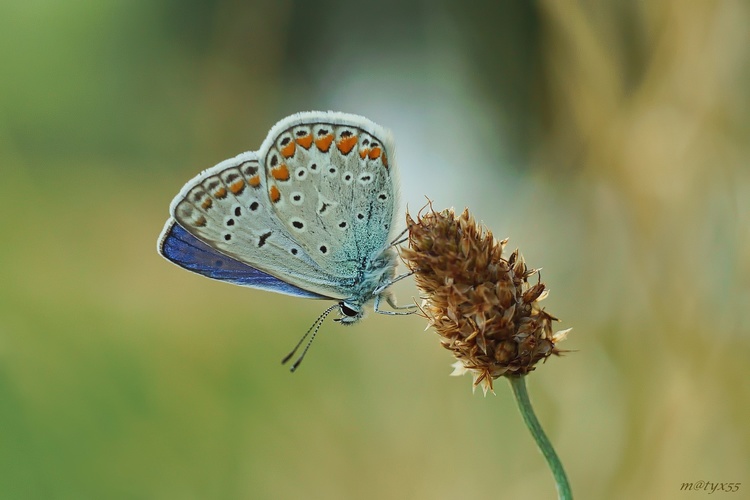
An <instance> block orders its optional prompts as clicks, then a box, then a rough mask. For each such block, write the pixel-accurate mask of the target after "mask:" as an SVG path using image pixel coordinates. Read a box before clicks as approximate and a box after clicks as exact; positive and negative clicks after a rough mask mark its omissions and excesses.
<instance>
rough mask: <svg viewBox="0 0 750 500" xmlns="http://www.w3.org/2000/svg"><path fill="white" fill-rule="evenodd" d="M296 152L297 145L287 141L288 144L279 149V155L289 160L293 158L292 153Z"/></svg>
mask: <svg viewBox="0 0 750 500" xmlns="http://www.w3.org/2000/svg"><path fill="white" fill-rule="evenodd" d="M296 150H297V145H296V144H295V143H294V141H289V144H287V145H286V146H284V147H283V148H281V155H282V156H283V157H284V158H289V157H292V156H294V152H295V151H296Z"/></svg>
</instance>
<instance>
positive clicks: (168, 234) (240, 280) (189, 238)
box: [159, 221, 328, 299]
mask: <svg viewBox="0 0 750 500" xmlns="http://www.w3.org/2000/svg"><path fill="white" fill-rule="evenodd" d="M162 234H163V236H162V239H161V242H160V244H159V253H160V254H162V255H163V256H164V257H166V258H167V259H168V260H170V261H171V262H174V263H175V264H177V265H178V266H180V267H182V268H184V269H187V270H188V271H193V272H194V273H198V274H202V275H203V276H207V277H209V278H213V279H215V280H220V281H226V282H228V283H234V284H235V285H240V286H247V287H252V288H260V289H262V290H269V291H272V292H277V293H283V294H286V295H293V296H295V297H308V298H312V299H326V298H328V297H325V296H323V295H320V294H317V293H313V292H309V291H307V290H303V289H302V288H299V287H296V286H294V285H290V284H289V283H287V282H286V281H282V280H280V279H279V278H276V277H274V276H271V275H270V274H267V273H264V272H263V271H259V270H258V269H255V268H254V267H250V266H248V265H247V264H243V263H242V262H240V261H238V260H235V259H233V258H231V257H228V256H226V255H224V254H223V253H220V252H219V251H217V250H215V249H213V248H211V247H210V246H208V245H207V244H205V243H203V242H202V241H201V240H199V239H198V238H196V237H195V236H193V235H192V234H190V233H188V232H187V231H186V230H185V229H183V228H182V227H181V226H180V225H179V224H177V222H175V221H171V223H168V224H167V227H165V228H164V232H163V233H162Z"/></svg>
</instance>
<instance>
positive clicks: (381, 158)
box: [380, 153, 388, 168]
mask: <svg viewBox="0 0 750 500" xmlns="http://www.w3.org/2000/svg"><path fill="white" fill-rule="evenodd" d="M380 161H382V162H383V166H384V167H385V168H388V157H387V156H386V155H385V153H383V155H382V156H381V157H380Z"/></svg>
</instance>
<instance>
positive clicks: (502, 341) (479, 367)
mask: <svg viewBox="0 0 750 500" xmlns="http://www.w3.org/2000/svg"><path fill="white" fill-rule="evenodd" d="M406 224H407V228H408V230H409V248H407V249H402V251H401V256H402V258H403V259H404V261H405V262H406V265H407V266H408V267H409V269H410V270H411V271H413V272H414V276H415V280H416V284H417V287H419V289H420V290H421V291H422V293H423V295H422V298H423V299H424V302H423V304H422V307H421V309H422V313H423V314H424V316H425V317H426V318H427V319H428V320H429V322H430V325H431V326H433V327H434V328H435V330H437V332H438V334H440V335H441V336H442V344H443V346H444V347H445V348H446V349H448V350H450V351H451V352H453V355H454V356H455V357H456V359H457V362H456V363H455V364H454V365H453V366H454V367H455V370H454V372H453V373H452V375H461V374H464V373H466V372H471V373H472V374H473V376H474V387H476V386H478V385H481V386H482V388H483V389H484V392H485V394H486V393H487V390H492V381H493V380H494V379H496V378H498V377H500V376H503V375H504V376H520V375H525V374H527V373H529V372H530V371H532V370H534V366H535V365H536V363H537V362H539V361H540V360H543V359H546V358H547V357H548V356H550V355H551V354H559V353H560V352H561V351H560V350H558V349H557V348H556V347H555V344H556V343H557V342H558V341H560V340H563V339H564V338H565V335H566V334H567V333H568V331H569V330H565V331H560V332H557V333H554V334H553V333H552V321H557V318H555V317H553V316H552V315H550V314H549V313H547V312H546V311H545V310H544V309H542V308H541V307H540V306H539V302H540V301H541V300H543V299H544V298H545V297H546V296H547V293H548V291H547V289H546V288H545V285H544V283H542V282H541V281H540V279H537V283H536V284H531V283H529V278H530V277H532V276H534V275H535V274H538V270H537V269H528V268H527V267H526V264H525V262H524V260H523V257H522V256H521V254H519V253H518V250H516V251H515V252H513V253H512V254H510V256H509V257H508V258H507V259H506V258H504V257H503V249H504V248H505V245H506V244H507V242H508V240H507V239H505V240H503V241H497V240H495V238H493V236H492V233H491V232H490V231H489V230H483V229H482V228H481V227H480V226H479V225H478V224H477V223H476V222H475V221H474V218H473V217H472V216H471V215H469V212H468V210H464V212H463V213H462V214H461V215H460V216H456V214H455V213H454V211H453V210H452V209H451V210H444V211H442V212H440V213H438V212H435V211H434V210H432V209H430V212H429V213H427V214H426V215H424V216H422V215H418V216H417V220H416V221H415V220H414V219H412V217H411V216H410V215H409V214H407V215H406Z"/></svg>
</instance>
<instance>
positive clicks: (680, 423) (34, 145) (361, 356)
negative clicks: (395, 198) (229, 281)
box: [0, 0, 750, 499]
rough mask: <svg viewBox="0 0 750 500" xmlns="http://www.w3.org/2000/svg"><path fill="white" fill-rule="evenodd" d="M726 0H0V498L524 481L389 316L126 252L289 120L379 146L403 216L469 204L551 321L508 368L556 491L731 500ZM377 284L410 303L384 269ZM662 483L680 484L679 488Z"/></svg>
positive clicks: (733, 361) (510, 457) (739, 385)
mask: <svg viewBox="0 0 750 500" xmlns="http://www.w3.org/2000/svg"><path fill="white" fill-rule="evenodd" d="M749 25H750V5H749V4H748V3H747V2H743V1H739V0H738V1H733V0H726V1H705V2H683V1H679V0H673V1H668V0H665V1H656V2H652V1H635V2H591V1H573V0H570V1H556V0H546V1H545V0H541V1H538V2H509V1H508V2H497V1H476V2H449V1H447V0H444V1H435V2H427V1H422V2H403V1H400V0H385V1H382V2H377V3H367V2H358V1H349V2H336V1H332V0H324V1H320V2H315V3H312V2H305V1H302V0H298V1H291V0H286V1H278V0H265V1H262V0H261V1H252V2H250V1H238V0H211V1H197V0H193V1H177V0H158V1H131V0H108V1H98V0H74V1H68V2H59V1H50V0H36V1H33V2H21V1H12V0H11V1H6V2H2V4H0V51H1V54H2V70H1V71H2V77H1V78H0V172H2V176H1V177H0V207H1V208H2V216H0V234H2V245H0V283H2V286H0V498H3V499H5V498H9V499H16V498H20V499H26V498H44V499H52V498H62V499H81V498H97V499H98V498H107V499H120V498H123V499H125V498H127V499H135V498H144V499H145V498H149V499H204V498H211V499H246V498H251V499H287V498H309V499H350V498H358V499H384V498H409V499H449V498H450V499H455V498H509V499H515V498H553V497H554V486H553V483H552V479H551V477H550V474H549V472H548V470H547V469H546V466H545V464H544V462H543V459H542V457H541V455H540V454H539V453H538V452H537V450H536V448H535V446H534V444H533V442H532V440H531V438H530V436H529V434H528V432H527V431H526V429H525V427H524V426H523V423H522V420H521V418H520V416H519V414H518V411H517V409H516V408H515V406H514V402H513V400H512V396H511V393H510V390H509V388H508V387H507V384H505V383H503V381H502V380H501V381H498V383H497V384H496V392H497V395H496V396H492V395H490V396H488V397H486V398H485V397H482V396H481V391H478V392H477V393H476V394H472V391H471V387H470V385H471V384H470V378H469V377H461V378H450V377H448V374H449V373H450V366H449V365H450V363H451V362H452V359H451V358H450V356H449V355H448V353H447V351H445V350H444V349H442V348H441V347H440V346H439V342H438V340H437V338H436V336H435V334H434V333H432V332H430V331H426V332H425V331H424V327H425V324H424V322H423V321H422V320H421V319H420V318H418V317H406V318H392V317H384V316H380V315H374V314H370V316H369V317H368V318H367V320H366V321H364V322H362V323H361V324H359V325H357V326H355V327H353V328H346V329H344V328H341V327H339V326H338V325H335V324H333V323H331V322H329V323H326V324H325V325H324V327H323V328H322V331H321V333H320V335H319V338H318V340H317V341H316V343H315V345H314V346H313V348H312V351H311V352H310V354H309V356H308V357H307V359H306V361H305V363H304V364H303V365H302V368H301V370H300V371H298V372H297V373H295V374H293V375H292V374H290V373H289V372H288V371H287V369H286V368H284V367H282V366H281V365H280V364H279V360H280V359H281V357H282V356H283V355H284V354H286V353H287V352H288V350H289V349H290V348H291V347H292V346H293V345H294V344H295V343H296V341H297V340H298V339H299V337H300V336H301V335H302V333H304V331H305V330H306V329H307V327H308V326H309V325H310V324H311V322H312V321H313V320H314V318H315V317H316V316H317V315H318V314H319V313H320V312H321V311H322V309H323V307H324V303H322V302H319V301H309V300H301V299H294V298H290V297H285V296H279V295H275V294H269V293H262V292H258V291H254V290H247V289H242V288H239V287H233V286H230V285H226V284H223V283H217V282H213V281H211V280H208V279H205V278H202V277H199V276H196V275H193V274H190V273H187V272H184V271H182V270H180V269H178V268H177V267H175V266H173V265H171V264H169V263H167V262H166V261H164V260H163V259H162V258H161V257H159V256H158V255H157V254H156V251H155V245H156V238H157V236H158V234H159V232H160V230H161V228H162V225H163V223H164V221H165V220H166V218H167V216H168V206H169V202H170V201H171V199H172V197H173V196H174V195H175V194H176V193H177V192H178V190H179V188H180V187H181V186H182V184H183V183H184V182H186V181H187V180H188V179H190V178H191V177H193V176H194V175H195V174H197V173H198V172H199V171H200V170H202V169H204V168H207V167H210V166H212V165H214V164H215V163H218V162H219V161H221V160H223V159H225V158H228V157H230V156H234V155H235V154H237V153H239V152H242V151H245V150H249V149H256V148H257V147H258V146H259V145H260V143H261V141H262V140H263V138H264V137H265V134H266V132H267V130H268V129H269V128H270V127H271V126H272V125H273V124H274V123H275V122H276V121H277V120H279V119H281V118H283V117H284V116H286V115H288V114H291V113H293V112H296V111H301V110H309V109H335V110H340V111H347V112H352V113H358V114H362V115H365V116H367V117H369V118H371V119H372V120H374V121H376V122H378V123H380V124H382V125H384V126H386V127H388V128H390V129H391V130H392V131H393V133H394V135H395V137H396V141H397V154H396V157H397V161H398V165H399V168H400V172H401V190H402V194H403V200H404V204H403V207H402V210H405V209H406V207H407V206H408V208H409V209H410V210H411V211H412V212H414V211H417V210H418V209H419V208H420V207H422V206H423V205H424V203H425V196H429V197H430V198H431V199H432V200H434V204H435V207H436V208H445V207H450V206H454V207H456V208H457V209H462V208H463V207H464V206H469V207H470V208H471V210H472V211H473V213H474V215H476V216H477V217H478V218H479V219H481V220H483V221H484V222H485V223H486V224H487V225H488V226H489V227H490V228H491V229H492V230H493V232H494V233H495V234H496V235H497V236H499V237H505V236H508V237H510V238H511V243H510V245H511V248H514V247H516V246H518V247H519V248H520V249H521V251H522V253H523V254H524V256H525V257H526V260H527V262H528V263H529V265H531V266H532V267H540V266H541V267H543V268H544V270H543V278H544V280H545V282H546V283H547V284H548V285H549V287H550V288H551V291H552V293H551V295H550V297H549V298H548V299H547V302H546V304H547V309H548V310H549V311H550V312H552V313H553V314H555V315H556V316H559V317H560V318H562V320H563V321H562V322H561V323H560V328H567V327H571V326H572V327H574V330H573V332H572V333H571V335H570V337H569V340H567V341H566V343H565V344H564V345H562V346H561V347H564V348H568V349H573V350H575V351H576V352H575V353H571V354H569V355H567V356H565V357H563V358H554V359H550V360H549V361H548V362H547V363H546V364H545V365H543V366H541V367H540V368H539V369H538V370H537V371H536V372H534V373H533V374H532V375H531V376H530V377H529V382H528V383H529V390H530V392H531V396H532V399H533V401H534V402H535V405H536V409H537V412H538V415H539V418H540V419H541V421H542V423H543V425H544V426H545V427H546V429H547V431H548V433H549V435H550V437H551V439H552V441H553V442H554V443H555V445H556V447H557V449H558V452H559V453H560V455H561V457H562V459H563V461H564V463H565V465H566V468H567V471H568V474H569V476H570V479H571V482H572V485H573V489H574V492H575V493H576V495H577V497H578V498H592V499H594V498H595V499H599V498H628V499H631V498H659V499H661V498H685V497H686V496H687V495H690V493H687V492H684V491H680V487H681V484H682V483H684V482H696V481H700V480H703V481H711V482H740V483H742V486H741V489H740V491H739V492H738V493H734V494H733V495H732V498H750V426H749V425H748V422H750V384H749V383H748V380H749V379H750V363H749V362H748V354H747V352H748V347H750V338H749V337H748V333H749V332H750V321H749V320H748V316H746V314H747V312H748V309H749V307H748V306H750V171H749V169H748V160H750V140H749V139H750V118H749V117H750V99H749V97H750V93H749V91H748V89H750V31H748V29H747V26H749ZM397 293H398V295H399V296H400V301H401V302H402V303H403V302H409V301H410V300H411V297H412V296H414V295H415V294H416V291H415V289H414V288H413V284H412V283H399V286H398V287H397ZM692 495H695V493H693V494H692Z"/></svg>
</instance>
